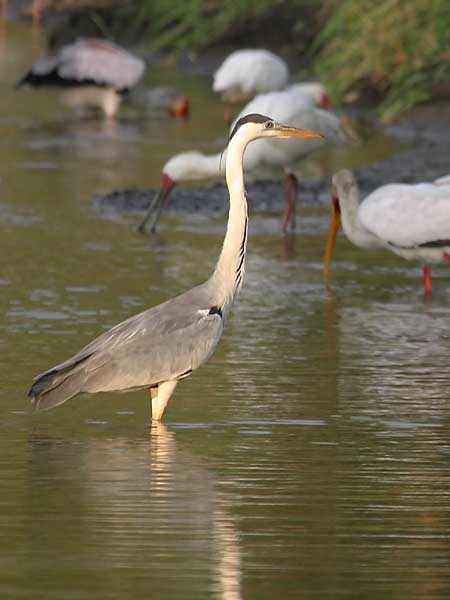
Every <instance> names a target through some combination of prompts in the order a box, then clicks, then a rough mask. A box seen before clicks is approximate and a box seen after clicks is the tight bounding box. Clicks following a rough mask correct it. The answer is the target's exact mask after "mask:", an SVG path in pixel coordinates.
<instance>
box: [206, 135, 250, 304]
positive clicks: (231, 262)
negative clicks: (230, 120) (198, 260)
mask: <svg viewBox="0 0 450 600" xmlns="http://www.w3.org/2000/svg"><path fill="white" fill-rule="evenodd" d="M251 139H253V138H252V137H250V136H249V133H248V132H246V131H245V128H242V129H240V130H239V131H238V132H237V133H236V135H235V136H234V137H233V139H232V140H231V142H230V143H229V145H228V151H227V157H226V179H227V185H228V191H229V194H230V211H229V213H228V225H227V232H226V234H225V240H224V242H223V247H222V252H221V253H220V257H219V260H218V262H217V265H216V268H215V270H214V273H213V275H212V277H211V281H212V282H213V287H214V289H215V290H216V291H215V293H216V294H217V304H218V305H219V306H220V307H221V308H222V311H223V312H226V311H227V310H228V309H229V308H230V307H231V304H232V302H233V299H234V296H235V295H236V293H237V292H238V291H239V289H240V287H241V285H242V281H243V278H244V267H245V252H246V248H247V229H248V216H247V199H246V197H245V188H244V173H243V169H242V159H243V156H244V151H245V148H246V147H247V144H248V143H249V142H250V141H251Z"/></svg>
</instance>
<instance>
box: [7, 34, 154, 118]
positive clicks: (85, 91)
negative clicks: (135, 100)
mask: <svg viewBox="0 0 450 600" xmlns="http://www.w3.org/2000/svg"><path fill="white" fill-rule="evenodd" d="M144 71H145V63H144V61H143V60H142V59H141V58H139V57H137V56H134V55H133V54H131V53H130V52H128V51H127V50H124V49H123V48H120V47H119V46H117V45H116V44H113V43H111V42H108V41H107V40H103V39H78V40H77V41H76V42H74V43H73V44H69V45H66V46H63V47H62V48H60V49H59V50H58V51H57V52H56V53H52V54H49V55H47V56H43V57H42V58H40V59H39V60H38V61H37V62H36V63H35V64H34V65H33V67H32V68H31V70H30V72H29V73H27V75H25V77H24V78H23V79H22V80H21V81H19V83H18V86H20V85H25V84H28V85H31V86H34V87H41V86H52V87H58V88H61V89H63V90H64V98H63V100H64V101H65V102H66V104H69V105H70V106H83V105H95V106H100V107H101V108H102V109H103V110H104V112H105V114H106V115H107V116H108V117H112V116H114V114H115V113H116V111H117V109H118V107H119V105H120V102H121V97H122V95H123V94H124V93H125V92H128V91H129V90H130V89H131V88H133V87H134V86H135V85H136V84H137V83H138V81H139V80H140V79H141V77H142V76H143V74H144Z"/></svg>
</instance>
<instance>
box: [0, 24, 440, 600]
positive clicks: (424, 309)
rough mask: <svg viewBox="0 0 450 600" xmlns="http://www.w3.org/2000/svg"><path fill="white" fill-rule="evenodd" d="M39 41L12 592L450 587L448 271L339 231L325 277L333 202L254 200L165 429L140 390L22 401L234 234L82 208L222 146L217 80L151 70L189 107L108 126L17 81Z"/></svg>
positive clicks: (29, 153) (369, 591)
mask: <svg viewBox="0 0 450 600" xmlns="http://www.w3.org/2000/svg"><path fill="white" fill-rule="evenodd" d="M31 59H32V47H31V45H30V43H29V32H28V30H26V29H25V28H19V29H17V30H16V31H15V32H13V34H11V35H10V38H9V40H8V45H7V46H6V47H3V48H2V53H1V55H0V76H1V83H0V86H1V95H0V174H1V177H2V179H3V189H2V192H1V194H0V236H1V253H0V380H1V382H2V385H1V388H0V476H1V493H0V532H1V536H2V544H1V550H0V595H1V597H2V598H3V597H4V598H5V599H6V598H8V599H10V598H11V599H16V598H17V599H22V598H23V599H25V598H26V599H28V598H33V599H34V600H39V599H45V600H60V599H61V598H64V599H71V598H73V599H76V600H85V599H97V598H102V599H116V598H117V599H125V598H133V599H135V600H140V599H144V598H171V599H172V598H174V599H175V598H180V599H181V598H183V599H187V598H189V599H190V598H192V599H200V598H223V599H226V600H235V599H239V598H246V599H247V598H255V599H266V598H267V599H272V598H274V597H281V598H373V599H379V598H399V599H404V598H420V599H422V598H427V599H433V598H439V599H440V598H442V599H444V598H445V599H447V598H448V597H449V590H450V571H449V564H450V441H449V440H450V419H449V414H450V399H449V390H450V371H449V356H450V352H449V351H450V333H449V332H450V308H449V306H450V304H449V301H450V287H449V285H448V271H446V270H445V269H436V271H435V293H434V295H433V298H432V300H431V301H430V302H428V303H425V302H424V301H423V298H422V296H421V280H420V270H419V268H418V267H416V266H415V265H413V264H409V263H405V262H404V261H401V260H400V259H397V258H395V257H394V256H390V255H388V254H384V253H381V252H373V253H364V252H362V251H358V250H356V249H354V248H353V247H351V246H350V245H349V244H348V243H347V242H346V241H344V240H343V239H341V240H339V242H338V248H337V253H336V261H335V263H334V273H335V275H334V277H333V279H332V282H331V284H330V287H329V288H327V287H326V286H325V285H324V283H323V279H322V274H321V257H322V254H323V246H324V236H325V230H326V227H327V217H328V215H327V212H326V211H324V210H323V209H308V210H303V211H302V213H301V222H300V223H299V225H300V234H301V235H298V236H297V238H296V239H292V238H287V239H286V240H283V238H282V236H281V235H280V233H279V216H278V215H262V214H258V215H255V214H252V215H251V217H252V218H251V232H250V233H251V235H250V242H249V248H248V250H249V255H248V262H247V279H246V282H245V286H244V289H243V292H242V295H241V297H240V299H239V301H238V302H237V304H236V306H235V310H234V312H233V316H232V318H231V319H230V321H229V322H228V325H227V330H226V334H225V336H224V338H223V340H222V342H221V344H220V346H219V348H218V351H217V352H216V354H215V355H214V356H213V358H212V359H211V361H210V362H209V363H208V364H207V365H205V366H204V367H203V368H202V369H201V370H199V371H198V372H196V373H195V374H194V376H193V377H191V378H190V379H188V380H186V381H184V382H182V384H180V386H179V387H178V389H177V391H176V394H175V396H174V398H173V399H172V401H171V403H170V404H169V407H168V409H167V412H166V415H165V423H164V424H162V425H160V426H158V427H153V428H151V429H150V428H149V404H148V397H147V394H146V393H141V392H139V393H133V394H124V395H118V396H115V395H103V396H98V397H85V398H80V399H76V400H74V401H72V402H69V403H68V404H66V405H64V406H62V407H60V408H57V409H55V410H54V411H52V412H49V413H44V414H42V415H41V414H39V415H31V414H30V413H29V407H28V399H27V397H26V393H27V390H28V388H29V385H30V382H31V380H32V377H33V376H34V375H36V374H37V373H38V372H40V371H42V370H44V369H46V368H47V367H49V366H51V365H52V364H54V363H56V362H58V361H60V360H61V359H63V358H65V357H67V356H69V355H70V354H72V353H73V352H75V351H77V350H78V349H79V348H80V347H81V346H82V345H83V344H84V343H86V342H87V341H89V339H91V338H92V337H93V336H95V335H96V334H98V333H99V332H100V331H102V330H103V329H104V328H107V327H109V326H111V325H113V324H114V323H116V322H117V321H120V320H122V319H124V318H126V317H127V316H129V315H131V314H133V313H135V312H138V311H140V310H141V309H143V308H145V307H147V306H150V305H153V304H156V303H158V302H160V301H162V300H163V299H165V298H167V297H168V296H171V295H175V294H176V293H178V292H180V291H181V290H184V289H186V288H187V287H190V286H192V285H194V284H196V283H198V282H199V280H202V279H205V278H206V277H207V276H208V274H209V273H210V271H211V268H212V266H213V264H214V261H215V259H216V256H217V253H218V251H219V248H220V245H221V240H222V235H223V229H224V221H223V220H222V219H218V220H211V221H206V222H205V221H204V220H202V219H198V218H194V217H192V218H189V219H188V225H187V226H184V225H183V221H182V220H181V217H180V218H178V220H177V219H175V218H174V217H170V220H171V221H172V222H173V224H174V227H173V228H171V227H168V226H167V227H166V228H163V230H162V233H161V234H160V235H159V236H157V237H155V238H151V237H150V236H148V237H142V236H139V235H137V234H136V233H134V231H133V228H132V225H133V224H134V223H135V221H134V220H133V219H131V218H129V219H120V220H117V221H111V220H105V219H102V218H100V217H99V216H98V215H97V214H96V213H95V212H94V210H93V209H92V205H91V198H92V194H93V193H94V192H96V191H107V190H110V189H112V188H114V187H119V188H120V187H127V186H130V185H133V184H134V185H138V186H156V185H157V183H158V181H159V170H160V167H161V165H162V164H163V162H164V161H165V160H166V159H167V157H168V156H169V155H170V154H171V153H173V152H175V151H178V150H180V149H183V148H192V147H199V146H201V147H202V148H204V149H207V148H208V145H209V143H210V142H211V144H212V145H213V146H214V147H216V145H215V144H216V142H215V140H214V139H212V136H211V131H216V130H217V131H218V134H217V139H218V140H220V138H221V137H222V136H223V135H224V130H222V129H221V128H222V122H221V107H220V105H219V106H218V105H217V104H215V103H214V102H213V99H212V98H211V95H210V92H209V85H208V81H206V80H203V79H194V78H190V77H187V76H184V77H181V78H180V77H179V76H178V77H177V76H176V73H174V72H173V71H171V70H170V69H166V70H165V71H161V72H155V71H156V70H155V69H153V71H152V72H150V74H149V76H148V80H147V82H148V84H149V85H151V84H153V83H171V82H176V83H177V85H178V86H179V87H182V88H185V89H187V90H188V91H189V93H190V94H191V96H192V97H193V107H194V110H193V115H192V119H191V121H189V122H188V123H178V122H173V121H170V120H166V119H164V118H159V119H153V120H152V119H150V118H146V117H145V116H143V115H142V113H139V111H137V110H135V109H133V108H129V109H127V110H124V111H123V113H121V118H120V120H119V122H118V123H117V125H116V127H114V128H109V129H108V128H106V127H105V126H104V125H103V124H102V123H101V122H98V121H95V120H79V119H76V118H74V117H73V116H72V115H71V114H70V113H67V112H65V111H64V110H63V109H62V108H60V106H59V104H58V103H57V101H56V100H55V99H54V98H53V96H52V95H50V94H47V93H45V92H43V93H41V94H36V93H33V92H29V93H27V92H24V91H21V92H14V91H13V90H12V87H11V86H12V83H13V82H14V81H15V80H16V79H17V78H18V76H19V75H20V74H21V73H22V71H23V70H24V69H25V67H26V65H27V64H28V63H29V62H30V61H31ZM195 107H197V110H196V108H195ZM198 107H201V110H198ZM218 143H219V142H217V144H218ZM380 148H382V145H381V146H380ZM373 149H374V145H373V144H372V145H371V146H368V147H367V148H366V150H367V153H368V154H371V153H373ZM363 155H364V150H361V149H359V151H358V156H359V157H361V156H363ZM338 158H339V157H338ZM340 160H344V159H343V158H342V156H341V157H340Z"/></svg>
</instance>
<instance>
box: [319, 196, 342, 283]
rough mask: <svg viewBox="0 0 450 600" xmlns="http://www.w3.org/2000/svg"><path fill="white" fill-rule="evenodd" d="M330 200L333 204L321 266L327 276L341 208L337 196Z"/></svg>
mask: <svg viewBox="0 0 450 600" xmlns="http://www.w3.org/2000/svg"><path fill="white" fill-rule="evenodd" d="M332 201H333V206H332V209H331V221H330V229H329V230H328V240H327V247H326V250H325V258H324V267H323V274H324V275H325V277H327V276H328V274H329V272H330V263H331V257H332V256H333V248H334V243H335V241H336V234H337V232H338V229H339V226H340V224H341V209H340V206H339V199H338V197H337V196H333V199H332Z"/></svg>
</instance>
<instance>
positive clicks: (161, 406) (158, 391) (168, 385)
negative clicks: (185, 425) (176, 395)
mask: <svg viewBox="0 0 450 600" xmlns="http://www.w3.org/2000/svg"><path fill="white" fill-rule="evenodd" d="M177 383H178V381H177V380H173V381H164V382H163V383H160V384H159V385H158V387H155V388H150V393H151V395H152V419H153V420H154V421H159V420H160V419H161V417H162V416H163V412H164V410H165V408H166V406H167V403H168V402H169V398H170V396H171V395H172V394H173V391H174V389H175V388H176V386H177Z"/></svg>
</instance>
